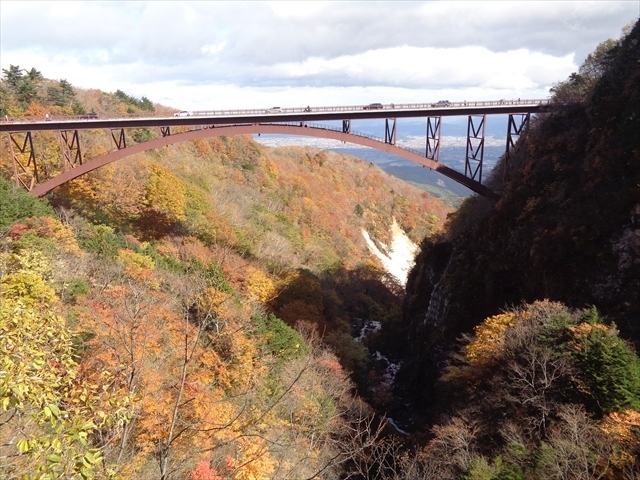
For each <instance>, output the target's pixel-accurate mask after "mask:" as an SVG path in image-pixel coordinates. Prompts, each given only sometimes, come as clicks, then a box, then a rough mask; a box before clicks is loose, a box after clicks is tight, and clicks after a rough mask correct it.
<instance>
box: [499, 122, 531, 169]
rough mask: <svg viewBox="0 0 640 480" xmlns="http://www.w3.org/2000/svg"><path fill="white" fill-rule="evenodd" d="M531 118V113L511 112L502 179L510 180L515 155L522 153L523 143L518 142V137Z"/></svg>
mask: <svg viewBox="0 0 640 480" xmlns="http://www.w3.org/2000/svg"><path fill="white" fill-rule="evenodd" d="M530 120H531V114H530V113H521V114H510V115H509V126H508V127H507V147H506V149H505V154H504V163H503V164H502V179H503V181H507V180H509V177H510V176H511V170H512V168H513V157H514V156H515V155H517V154H519V153H520V149H521V148H522V143H520V144H518V139H519V138H520V137H521V136H522V134H523V133H524V131H525V129H526V128H527V126H528V125H529V121H530Z"/></svg>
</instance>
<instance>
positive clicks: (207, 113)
mask: <svg viewBox="0 0 640 480" xmlns="http://www.w3.org/2000/svg"><path fill="white" fill-rule="evenodd" d="M550 103H551V100H549V99H535V100H531V99H520V98H518V99H511V100H506V99H501V100H483V101H466V100H464V101H462V102H445V101H439V102H430V103H388V104H381V103H377V104H376V103H372V104H368V105H341V106H320V107H317V106H316V107H311V106H307V107H292V108H289V107H287V108H280V107H273V108H253V109H233V110H195V111H188V112H187V111H185V112H180V113H177V114H159V113H155V112H154V113H150V114H136V115H133V114H125V115H102V114H101V115H97V114H93V113H89V114H82V115H50V116H46V117H43V116H38V117H34V116H27V117H9V116H4V117H0V123H5V124H6V123H9V124H11V123H45V122H47V121H56V122H64V121H69V122H77V121H81V120H86V121H90V120H119V119H123V120H124V119H144V118H153V119H158V118H171V117H173V116H184V117H225V116H242V115H265V114H269V115H274V116H277V115H280V114H299V113H303V114H304V113H308V114H311V115H312V114H313V113H332V112H359V111H362V110H384V111H390V116H393V113H391V112H393V111H394V110H396V111H397V110H431V109H434V110H435V109H442V108H469V107H482V108H488V107H504V106H518V105H519V106H540V105H549V104H550Z"/></svg>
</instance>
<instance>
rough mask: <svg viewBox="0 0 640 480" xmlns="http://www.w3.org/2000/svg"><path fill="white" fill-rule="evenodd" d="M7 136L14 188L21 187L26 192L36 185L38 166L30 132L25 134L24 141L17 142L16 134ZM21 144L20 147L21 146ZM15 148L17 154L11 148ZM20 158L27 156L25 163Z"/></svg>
mask: <svg viewBox="0 0 640 480" xmlns="http://www.w3.org/2000/svg"><path fill="white" fill-rule="evenodd" d="M7 133H8V134H9V150H10V151H11V161H12V163H13V176H14V179H15V183H16V186H20V185H22V186H23V187H24V188H26V189H27V190H28V191H31V189H32V188H33V187H34V186H35V185H36V184H37V183H38V166H37V165H36V152H35V150H34V149H33V138H32V136H31V132H27V133H26V134H25V136H24V140H23V139H22V138H20V141H19V140H18V138H19V137H18V134H17V133H12V132H7ZM21 143H22V145H21ZM14 146H15V147H16V149H17V150H18V154H19V155H17V154H16V151H15V150H14V148H13V147H14ZM21 156H22V157H24V156H27V161H26V162H25V161H24V159H21Z"/></svg>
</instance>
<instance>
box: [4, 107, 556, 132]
mask: <svg viewBox="0 0 640 480" xmlns="http://www.w3.org/2000/svg"><path fill="white" fill-rule="evenodd" d="M380 105H381V107H382V108H380V107H376V108H369V106H368V105H358V106H333V107H300V108H281V109H277V110H274V109H248V110H202V111H194V112H188V113H189V115H185V116H171V117H158V116H146V117H114V118H108V117H104V116H103V117H101V118H98V119H92V118H89V119H87V118H82V117H83V116H80V115H78V116H75V117H73V116H71V117H68V116H67V117H55V116H54V117H51V118H50V120H49V121H45V119H44V118H20V119H9V120H6V119H2V120H0V132H26V131H42V130H87V129H95V128H145V127H173V126H195V125H230V124H241V123H265V122H318V121H331V120H366V119H375V118H420V117H440V116H442V117H447V116H468V115H500V114H503V115H507V114H518V113H536V112H539V111H540V110H542V109H543V108H544V107H546V106H548V105H549V100H520V99H518V100H497V101H482V102H455V103H449V104H447V105H446V106H443V105H441V104H438V103H432V104H427V103H423V104H419V103H410V104H384V105H382V104H380ZM84 117H86V115H85V116H84Z"/></svg>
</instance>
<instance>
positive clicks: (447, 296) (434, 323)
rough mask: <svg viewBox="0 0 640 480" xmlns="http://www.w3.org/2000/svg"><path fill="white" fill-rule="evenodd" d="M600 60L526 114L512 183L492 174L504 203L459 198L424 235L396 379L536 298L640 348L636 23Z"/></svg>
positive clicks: (416, 374)
mask: <svg viewBox="0 0 640 480" xmlns="http://www.w3.org/2000/svg"><path fill="white" fill-rule="evenodd" d="M599 62H600V63H598V66H599V67H601V70H602V72H603V73H602V76H601V78H600V79H599V81H598V82H597V84H595V86H594V87H593V88H592V89H590V90H588V91H586V92H583V97H582V101H581V102H580V103H578V104H574V105H572V106H570V107H567V106H563V107H560V106H558V107H557V108H555V109H554V110H552V111H551V112H549V113H547V114H544V115H540V116H538V117H537V118H536V119H535V120H534V121H532V124H531V125H530V128H529V129H528V131H527V134H526V135H525V136H524V138H523V139H521V142H522V148H521V152H522V153H521V154H520V157H519V158H517V159H516V162H515V165H514V167H513V170H512V171H511V178H510V181H509V182H508V183H506V184H500V182H498V180H497V179H492V181H491V182H492V186H493V187H494V188H498V189H500V190H501V191H502V195H501V199H500V200H499V201H498V202H497V203H495V204H491V203H489V201H487V200H485V199H483V198H477V197H473V198H470V199H468V200H467V201H466V202H465V203H464V204H463V205H462V206H461V207H460V209H459V210H458V211H457V212H456V214H455V215H453V216H452V217H451V219H450V221H449V223H448V226H447V229H446V232H445V233H444V234H443V235H441V236H440V237H438V238H435V239H431V240H426V241H425V242H424V243H423V245H422V249H421V252H420V253H419V255H418V257H417V260H416V266H415V268H414V269H413V271H412V272H411V274H410V276H409V279H408V283H407V301H406V303H405V309H404V320H405V322H406V323H407V324H408V326H409V331H410V332H411V334H410V338H409V345H410V353H409V356H410V358H409V359H408V361H407V362H406V365H408V366H407V368H406V369H405V371H404V372H403V375H404V377H402V375H401V377H402V378H405V380H411V381H415V380H418V379H425V378H427V379H434V378H436V376H437V370H438V366H439V365H441V362H442V361H443V359H444V352H446V351H447V350H448V346H451V345H452V344H453V343H454V341H455V339H456V338H458V337H459V336H460V335H461V334H463V333H469V332H471V331H472V329H473V327H474V326H475V325H477V324H478V323H479V322H480V321H481V320H482V319H483V318H485V317H487V316H489V315H494V314H497V313H499V312H500V310H501V309H503V308H506V307H509V306H512V305H519V304H521V303H522V302H523V301H527V302H532V301H535V300H538V299H543V298H548V299H551V300H557V301H561V302H564V303H565V304H567V305H570V306H572V307H575V308H583V307H587V306H591V305H595V306H596V307H597V308H598V309H599V310H600V311H601V313H602V314H603V315H604V316H605V317H606V318H607V319H608V320H609V321H614V322H615V323H616V324H617V325H618V327H619V328H620V330H621V334H622V336H623V337H625V338H627V339H628V340H631V341H632V342H635V343H636V344H637V345H640V298H639V296H638V292H640V255H639V253H640V134H639V133H638V132H640V27H639V25H638V24H636V26H635V28H634V29H633V30H632V31H631V33H630V34H629V35H628V36H627V37H625V38H624V39H622V40H621V41H620V42H618V44H617V46H616V47H614V48H613V49H612V50H611V51H610V53H609V54H608V55H607V56H606V58H603V59H601V60H600V61H599ZM577 76H578V77H579V75H577ZM576 78H577V77H576V76H572V77H571V79H570V80H568V81H567V82H566V83H565V84H562V85H561V86H562V87H563V88H565V90H564V91H566V89H571V88H575V85H574V84H575V83H576ZM572 82H573V83H572ZM496 170H497V171H499V170H500V165H499V166H498V167H497V168H496ZM414 384H415V382H414ZM418 390H420V391H421V393H425V392H426V391H427V390H428V389H424V388H422V387H420V388H418Z"/></svg>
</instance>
